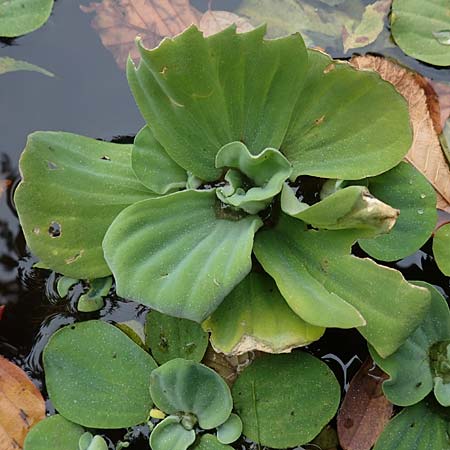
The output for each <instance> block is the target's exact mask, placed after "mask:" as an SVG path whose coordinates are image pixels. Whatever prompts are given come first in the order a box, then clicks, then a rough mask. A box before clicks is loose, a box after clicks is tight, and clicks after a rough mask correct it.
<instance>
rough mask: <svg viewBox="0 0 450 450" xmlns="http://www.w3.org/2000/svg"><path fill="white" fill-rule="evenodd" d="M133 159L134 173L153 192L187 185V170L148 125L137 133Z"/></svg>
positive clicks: (166, 191) (163, 192)
mask: <svg viewBox="0 0 450 450" xmlns="http://www.w3.org/2000/svg"><path fill="white" fill-rule="evenodd" d="M131 159H132V165H133V170H134V173H135V174H136V176H137V177H138V179H139V180H140V181H141V182H142V183H143V184H144V185H145V186H147V187H148V188H149V189H150V190H152V191H153V192H156V193H158V194H167V193H168V192H172V191H176V190H178V189H180V188H184V187H185V186H186V181H187V173H186V171H185V170H184V169H183V168H181V167H180V166H179V165H178V164H177V163H176V162H175V161H174V160H173V159H172V158H171V157H170V156H169V155H168V154H167V152H166V151H165V150H164V148H163V147H162V146H161V144H160V143H159V142H158V141H157V140H156V139H155V137H154V136H153V133H152V131H151V129H150V127H148V126H145V127H144V128H142V130H141V131H139V133H138V134H137V135H136V138H135V139H134V145H133V151H132V153H131Z"/></svg>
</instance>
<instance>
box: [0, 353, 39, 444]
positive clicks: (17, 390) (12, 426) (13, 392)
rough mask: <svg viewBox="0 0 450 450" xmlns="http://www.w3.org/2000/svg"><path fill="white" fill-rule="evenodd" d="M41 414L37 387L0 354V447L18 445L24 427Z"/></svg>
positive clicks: (26, 429) (29, 425)
mask: <svg viewBox="0 0 450 450" xmlns="http://www.w3.org/2000/svg"><path fill="white" fill-rule="evenodd" d="M44 417H45V402H44V399H43V398H42V395H41V393H40V392H39V390H38V389H37V388H36V386H35V385H34V384H33V383H32V382H31V381H30V379H29V378H28V377H27V375H26V374H25V372H24V371H23V370H22V369H20V368H19V367H17V366H15V365H14V364H13V363H11V362H10V361H8V360H7V359H5V358H3V357H2V356H0V450H14V449H21V448H22V446H23V443H24V440H25V436H26V435H27V433H28V430H29V429H30V428H31V427H32V426H33V425H35V424H36V423H38V422H39V421H41V420H42V419H44Z"/></svg>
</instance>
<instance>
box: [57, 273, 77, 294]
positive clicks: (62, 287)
mask: <svg viewBox="0 0 450 450" xmlns="http://www.w3.org/2000/svg"><path fill="white" fill-rule="evenodd" d="M79 281H80V280H78V279H77V278H70V277H65V276H62V277H60V278H59V279H58V282H57V284H56V291H57V292H58V295H59V296H60V297H61V298H65V297H66V296H67V294H68V293H69V289H70V288H71V287H72V286H74V285H75V284H77V283H78V282H79Z"/></svg>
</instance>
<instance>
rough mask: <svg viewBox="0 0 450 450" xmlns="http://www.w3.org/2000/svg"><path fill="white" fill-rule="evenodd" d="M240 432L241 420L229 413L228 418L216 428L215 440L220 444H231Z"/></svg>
mask: <svg viewBox="0 0 450 450" xmlns="http://www.w3.org/2000/svg"><path fill="white" fill-rule="evenodd" d="M241 434H242V420H241V419H240V417H239V416H238V415H236V414H231V416H230V417H228V420H227V421H226V422H224V423H223V424H222V425H220V426H219V427H218V428H217V440H218V441H219V442H220V443H221V444H231V443H233V442H234V441H237V440H238V439H239V436H240V435H241Z"/></svg>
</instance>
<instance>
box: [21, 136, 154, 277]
mask: <svg viewBox="0 0 450 450" xmlns="http://www.w3.org/2000/svg"><path fill="white" fill-rule="evenodd" d="M20 170H21V173H22V177H23V179H22V182H21V183H20V185H19V187H18V188H17V190H16V193H15V196H14V200H15V204H16V207H17V212H18V214H19V218H20V223H21V225H22V229H23V232H24V234H25V238H26V240H27V244H28V245H29V247H30V248H31V250H32V251H33V253H34V254H35V255H36V256H37V257H38V258H39V259H40V260H41V262H42V263H44V264H45V265H46V266H47V267H49V268H51V269H53V270H55V271H57V272H59V273H62V274H64V275H67V276H70V277H72V278H100V277H104V276H107V275H109V274H110V273H111V270H110V269H109V267H108V266H107V264H106V262H105V260H104V257H103V249H102V240H103V237H104V235H105V233H106V230H107V229H108V227H109V226H110V225H111V223H112V221H113V220H114V219H115V217H116V216H117V214H119V212H120V211H122V210H123V209H124V208H126V207H127V206H128V205H130V204H132V203H135V202H137V201H139V200H142V199H145V198H149V197H152V196H153V195H154V194H152V193H151V192H150V191H148V190H147V189H146V188H145V187H144V186H143V185H142V184H141V183H139V181H138V180H137V179H136V177H135V175H134V173H133V171H132V169H131V145H119V144H111V143H107V142H101V141H96V140H94V139H90V138H86V137H82V136H77V135H74V134H70V133H61V132H38V133H33V134H31V135H30V136H29V138H28V143H27V146H26V148H25V151H24V153H23V154H22V157H21V160H20ZM58 228H59V234H60V235H59V236H55V237H52V233H51V232H50V229H51V230H53V235H55V232H56V234H58V233H57V232H58Z"/></svg>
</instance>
